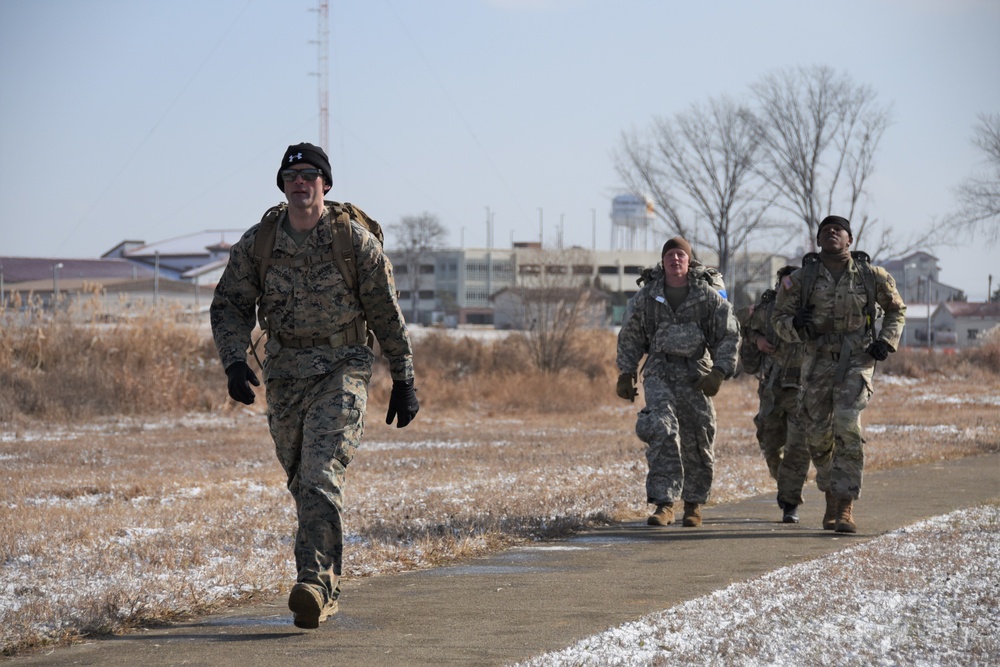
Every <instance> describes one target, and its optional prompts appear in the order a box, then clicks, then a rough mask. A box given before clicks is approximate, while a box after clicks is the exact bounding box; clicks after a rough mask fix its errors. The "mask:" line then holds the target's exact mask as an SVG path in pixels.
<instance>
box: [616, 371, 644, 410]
mask: <svg viewBox="0 0 1000 667" xmlns="http://www.w3.org/2000/svg"><path fill="white" fill-rule="evenodd" d="M615 393H617V394H618V397H619V398H624V399H625V400H626V401H632V402H633V403H635V397H636V396H637V395H638V393H639V390H638V389H636V388H635V373H619V374H618V385H617V386H616V387H615Z"/></svg>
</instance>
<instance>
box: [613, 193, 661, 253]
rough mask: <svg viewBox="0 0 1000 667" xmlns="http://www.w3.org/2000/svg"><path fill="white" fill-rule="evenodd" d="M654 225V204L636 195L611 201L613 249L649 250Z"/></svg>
mask: <svg viewBox="0 0 1000 667" xmlns="http://www.w3.org/2000/svg"><path fill="white" fill-rule="evenodd" d="M652 225H653V202H652V200H651V199H649V198H648V197H639V196H638V195H634V194H631V193H629V194H623V195H618V196H617V197H615V198H614V199H612V200H611V249H612V250H647V249H648V248H647V247H646V246H647V242H648V240H649V230H650V228H651V227H652Z"/></svg>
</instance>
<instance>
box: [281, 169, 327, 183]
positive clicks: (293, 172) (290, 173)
mask: <svg viewBox="0 0 1000 667" xmlns="http://www.w3.org/2000/svg"><path fill="white" fill-rule="evenodd" d="M322 175H323V172H322V171H320V170H319V169H283V170H282V172H281V180H283V181H285V182H286V183H291V182H292V181H294V180H295V179H296V178H298V177H299V176H301V177H302V180H303V181H308V182H312V181H315V180H316V179H317V178H319V177H320V176H322Z"/></svg>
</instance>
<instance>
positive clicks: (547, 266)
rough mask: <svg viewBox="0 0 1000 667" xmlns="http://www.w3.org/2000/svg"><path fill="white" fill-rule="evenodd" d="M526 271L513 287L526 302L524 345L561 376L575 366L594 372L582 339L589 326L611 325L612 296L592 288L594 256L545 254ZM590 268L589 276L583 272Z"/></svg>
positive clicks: (544, 368)
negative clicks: (608, 306) (608, 304)
mask: <svg viewBox="0 0 1000 667" xmlns="http://www.w3.org/2000/svg"><path fill="white" fill-rule="evenodd" d="M537 260H538V262H537V263H535V264H524V265H522V266H521V267H520V269H521V273H520V274H519V276H518V285H517V286H516V287H513V288H510V289H511V291H512V292H514V293H515V294H514V296H515V297H516V300H517V301H518V302H519V304H520V308H521V310H520V312H519V313H518V315H519V316H520V319H521V320H522V326H523V328H524V329H525V330H526V331H525V334H524V345H525V348H526V351H527V353H528V356H529V357H530V358H531V360H532V362H533V363H534V365H535V367H536V368H537V369H538V370H540V371H542V372H545V373H558V372H559V371H561V370H563V369H565V368H568V367H570V366H573V367H576V368H579V369H583V370H585V371H587V372H590V371H589V370H587V369H590V368H591V367H592V366H593V363H592V362H591V360H590V358H591V357H592V354H591V351H590V350H587V349H585V348H584V347H583V346H582V344H581V341H580V336H579V334H580V332H581V330H583V329H586V328H593V327H599V326H603V325H605V324H606V316H605V314H606V313H605V311H606V302H607V298H606V295H605V294H604V293H603V292H601V291H600V290H597V289H594V288H593V287H592V286H591V285H590V275H589V270H590V269H592V265H593V258H592V256H591V254H590V253H589V252H587V251H585V250H581V249H579V248H571V249H567V250H560V251H556V252H542V253H539V254H538V256H537ZM582 269H588V272H587V275H586V276H583V274H582V273H578V271H579V270H582Z"/></svg>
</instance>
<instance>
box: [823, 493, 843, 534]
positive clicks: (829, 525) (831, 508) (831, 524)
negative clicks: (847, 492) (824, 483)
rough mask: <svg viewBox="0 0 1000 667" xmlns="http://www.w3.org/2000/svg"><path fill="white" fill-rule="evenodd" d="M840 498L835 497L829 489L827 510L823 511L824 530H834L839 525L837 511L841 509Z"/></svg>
mask: <svg viewBox="0 0 1000 667" xmlns="http://www.w3.org/2000/svg"><path fill="white" fill-rule="evenodd" d="M839 506H840V498H836V497H834V495H833V494H832V493H830V492H829V491H827V492H826V511H825V512H824V513H823V530H833V529H835V528H836V527H837V513H838V511H839Z"/></svg>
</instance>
